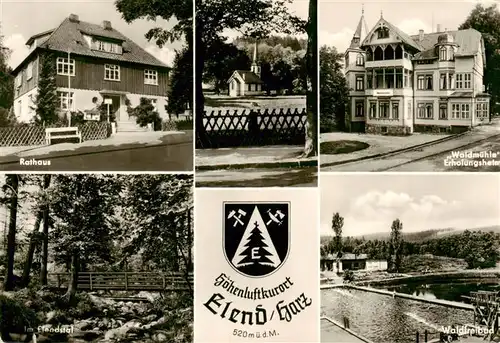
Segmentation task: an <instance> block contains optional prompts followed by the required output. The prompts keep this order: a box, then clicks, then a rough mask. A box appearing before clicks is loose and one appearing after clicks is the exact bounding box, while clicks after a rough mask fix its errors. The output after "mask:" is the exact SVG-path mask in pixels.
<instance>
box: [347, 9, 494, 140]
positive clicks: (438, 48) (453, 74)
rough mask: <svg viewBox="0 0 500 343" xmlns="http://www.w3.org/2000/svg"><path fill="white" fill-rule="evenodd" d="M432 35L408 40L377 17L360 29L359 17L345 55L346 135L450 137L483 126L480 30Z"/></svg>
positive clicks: (485, 104) (485, 101)
mask: <svg viewBox="0 0 500 343" xmlns="http://www.w3.org/2000/svg"><path fill="white" fill-rule="evenodd" d="M363 12H364V11H363ZM436 31H437V32H430V33H425V32H424V31H423V30H420V32H419V33H418V34H417V35H408V34H406V33H405V32H403V31H401V30H400V29H399V28H397V27H396V26H394V25H392V24H391V23H389V22H388V21H387V20H385V19H384V17H383V15H382V14H381V16H380V19H379V20H378V22H377V23H376V24H375V26H374V27H373V28H372V29H371V30H370V31H368V29H367V25H366V21H365V18H364V13H362V15H361V19H360V21H359V23H358V25H357V28H356V31H355V33H354V36H353V38H352V41H351V44H350V46H349V48H348V49H347V51H346V52H345V76H346V79H347V83H348V86H349V106H348V115H346V117H347V118H346V119H347V120H346V122H347V125H348V128H349V130H350V131H353V132H366V133H375V134H388V135H407V134H411V133H413V132H435V133H440V132H442V133H452V132H462V131H465V130H467V129H469V128H471V127H474V126H477V125H480V124H483V123H488V122H490V106H489V102H490V96H489V95H488V94H486V93H485V91H484V86H483V76H484V69H485V64H486V58H485V50H484V41H483V38H482V35H481V33H480V32H478V31H476V30H474V29H467V30H457V31H448V30H441V28H440V26H439V25H438V27H437V30H436Z"/></svg>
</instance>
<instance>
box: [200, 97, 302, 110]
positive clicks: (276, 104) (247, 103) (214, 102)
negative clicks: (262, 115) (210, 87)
mask: <svg viewBox="0 0 500 343" xmlns="http://www.w3.org/2000/svg"><path fill="white" fill-rule="evenodd" d="M305 107H306V97H305V96H299V95H288V96H285V95H282V96H259V97H245V98H232V97H229V96H227V95H212V94H205V111H224V112H225V111H227V110H229V111H234V110H238V111H241V110H243V109H251V108H259V109H261V110H264V109H296V108H297V109H299V110H301V109H303V108H305Z"/></svg>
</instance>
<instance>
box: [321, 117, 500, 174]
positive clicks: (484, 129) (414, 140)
mask: <svg viewBox="0 0 500 343" xmlns="http://www.w3.org/2000/svg"><path fill="white" fill-rule="evenodd" d="M498 134H500V125H498V124H496V125H485V126H478V127H475V128H474V129H473V130H472V131H471V132H467V133H465V134H463V135H457V136H456V138H453V139H449V140H446V138H449V137H450V135H431V134H420V133H417V134H413V135H411V136H408V137H392V136H377V135H364V134H351V133H347V134H346V133H331V134H326V136H322V137H321V141H322V142H324V141H333V140H340V139H343V140H350V139H352V140H357V141H362V142H366V143H368V144H370V147H369V148H367V149H364V150H360V151H356V152H353V153H350V154H338V155H321V163H322V165H324V167H329V164H332V163H336V162H337V163H338V162H344V161H345V162H347V161H350V160H356V159H362V158H369V157H370V156H374V155H379V154H387V153H390V152H393V151H397V150H400V149H405V148H411V147H412V146H417V145H420V144H424V143H429V142H436V144H435V145H431V146H427V147H425V148H424V149H421V150H422V151H420V152H419V151H415V152H413V153H411V155H413V154H416V155H422V154H436V153H439V152H440V151H446V150H453V149H458V148H460V147H462V146H464V145H468V144H472V143H474V142H478V141H481V140H484V139H488V138H490V137H494V136H496V135H498ZM443 139H444V140H446V141H445V142H443V143H439V141H440V140H443ZM406 154H407V155H410V153H406ZM417 157H418V156H416V157H413V156H412V158H417ZM353 162H354V161H353ZM365 164H366V163H365ZM366 166H367V167H369V168H371V166H369V165H368V164H366ZM335 168H340V166H336V167H335ZM356 171H364V170H356ZM367 171H368V170H367Z"/></svg>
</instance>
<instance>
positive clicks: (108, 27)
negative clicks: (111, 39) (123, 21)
mask: <svg viewBox="0 0 500 343" xmlns="http://www.w3.org/2000/svg"><path fill="white" fill-rule="evenodd" d="M102 28H103V29H104V30H111V29H112V27H111V22H110V21H109V20H104V21H103V22H102Z"/></svg>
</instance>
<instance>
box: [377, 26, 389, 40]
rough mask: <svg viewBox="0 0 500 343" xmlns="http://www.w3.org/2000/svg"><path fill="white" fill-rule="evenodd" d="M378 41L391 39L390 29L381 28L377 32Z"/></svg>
mask: <svg viewBox="0 0 500 343" xmlns="http://www.w3.org/2000/svg"><path fill="white" fill-rule="evenodd" d="M377 37H378V39H384V38H389V29H388V28H387V27H381V28H380V29H378V31H377Z"/></svg>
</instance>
